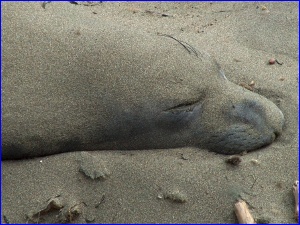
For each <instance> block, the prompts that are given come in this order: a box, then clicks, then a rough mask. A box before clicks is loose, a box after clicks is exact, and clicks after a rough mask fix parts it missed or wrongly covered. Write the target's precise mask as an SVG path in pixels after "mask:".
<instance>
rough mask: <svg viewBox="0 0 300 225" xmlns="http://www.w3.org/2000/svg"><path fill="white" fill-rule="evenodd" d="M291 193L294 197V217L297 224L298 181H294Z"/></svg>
mask: <svg viewBox="0 0 300 225" xmlns="http://www.w3.org/2000/svg"><path fill="white" fill-rule="evenodd" d="M293 192H294V196H295V217H296V220H297V222H298V220H299V201H298V200H299V181H298V180H296V181H295V182H294V185H293Z"/></svg>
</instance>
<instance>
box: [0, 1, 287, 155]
mask: <svg viewBox="0 0 300 225" xmlns="http://www.w3.org/2000/svg"><path fill="white" fill-rule="evenodd" d="M53 5H54V4H53ZM75 8H76V9H75ZM75 10H77V11H75ZM2 13H3V20H2V23H3V24H2V25H3V27H2V35H3V42H2V46H3V51H2V57H3V64H2V107H3V108H2V110H3V111H2V159H20V158H28V157H37V156H44V155H50V154H55V153H62V152H68V151H80V150H101V149H156V148H176V147H184V146H194V147H201V148H206V149H209V150H212V151H215V152H218V153H223V154H235V153H240V152H243V151H246V150H254V149H257V148H260V147H262V146H265V145H268V144H270V143H272V142H273V141H274V139H275V137H276V135H278V134H280V133H281V131H282V126H283V123H284V118H283V115H282V113H281V111H280V110H279V109H278V108H277V106H276V105H275V104H273V103H272V102H271V101H269V100H267V99H266V98H264V97H262V96H260V95H257V94H255V93H252V92H250V91H248V90H246V89H244V88H242V87H240V86H237V85H235V84H233V83H231V82H230V81H228V80H227V79H226V77H225V76H224V75H223V73H222V72H221V71H220V68H219V66H218V64H217V63H216V62H215V61H214V60H213V59H212V58H210V57H209V56H208V55H207V54H204V53H201V52H199V51H198V50H196V48H197V49H200V47H199V46H194V47H195V48H193V47H191V46H190V45H189V44H187V43H185V42H179V41H177V40H174V39H173V38H171V37H166V36H159V35H156V34H149V33H142V32H138V31H137V30H134V29H131V28H130V27H127V28H124V27H120V26H118V25H115V26H112V25H113V22H112V21H105V19H104V18H99V17H93V16H92V15H89V14H85V13H84V12H82V11H80V8H78V7H73V8H72V10H71V9H69V8H68V7H67V6H66V10H65V12H64V13H61V12H59V11H58V12H57V11H55V6H53V7H49V8H47V10H45V9H43V8H42V7H41V5H40V4H39V3H30V4H29V3H25V4H24V3H3V9H2ZM69 14H76V16H77V18H78V20H76V21H74V20H71V19H69V18H72V17H71V16H68V15H69ZM94 23H96V24H97V26H95V25H93V26H90V25H91V24H94Z"/></svg>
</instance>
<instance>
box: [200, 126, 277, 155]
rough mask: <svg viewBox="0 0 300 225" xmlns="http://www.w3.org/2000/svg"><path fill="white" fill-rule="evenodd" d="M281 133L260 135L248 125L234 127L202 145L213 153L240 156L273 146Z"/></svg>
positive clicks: (214, 134)
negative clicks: (240, 154) (243, 153)
mask: <svg viewBox="0 0 300 225" xmlns="http://www.w3.org/2000/svg"><path fill="white" fill-rule="evenodd" d="M278 135H279V133H278V132H277V131H276V132H274V131H272V130H266V131H265V132H264V133H259V132H257V130H255V129H253V127H250V126H248V125H233V126H230V127H229V128H228V129H227V131H226V132H224V131H222V132H216V133H213V134H211V135H210V137H209V138H208V139H207V140H205V142H203V143H202V144H201V147H205V148H207V149H209V150H211V151H214V152H217V153H221V154H227V155H231V154H239V153H242V152H245V151H252V150H255V149H259V148H261V147H264V146H267V145H269V144H271V143H272V142H273V141H274V140H275V139H276V137H277V136H278Z"/></svg>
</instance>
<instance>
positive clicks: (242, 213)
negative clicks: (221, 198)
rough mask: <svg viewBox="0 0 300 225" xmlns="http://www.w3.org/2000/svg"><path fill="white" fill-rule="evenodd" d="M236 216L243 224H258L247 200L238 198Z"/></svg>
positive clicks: (235, 206)
mask: <svg viewBox="0 0 300 225" xmlns="http://www.w3.org/2000/svg"><path fill="white" fill-rule="evenodd" d="M234 211H235V214H236V217H237V219H238V221H239V223H241V224H256V223H255V221H254V219H253V217H252V215H251V214H250V211H249V209H248V206H247V204H246V202H245V201H243V200H238V202H236V203H235V204H234Z"/></svg>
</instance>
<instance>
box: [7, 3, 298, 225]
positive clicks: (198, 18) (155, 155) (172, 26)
mask: <svg viewBox="0 0 300 225" xmlns="http://www.w3.org/2000/svg"><path fill="white" fill-rule="evenodd" d="M3 4H16V3H2V5H3ZM34 4H36V5H39V7H38V9H39V10H41V11H45V12H46V11H48V12H49V11H50V12H51V10H52V11H55V13H60V14H61V16H62V17H63V16H64V14H66V15H68V17H69V18H66V20H73V19H74V20H76V13H70V11H72V10H73V11H75V12H76V11H77V10H79V11H81V12H82V11H83V12H84V13H86V15H87V16H89V17H90V16H91V15H92V16H94V17H99V18H105V21H111V24H112V28H113V27H114V24H118V26H124V27H130V29H137V30H139V32H145V33H153V34H156V33H165V34H170V35H173V36H176V37H177V38H178V39H180V40H184V41H186V42H188V43H196V44H197V46H202V48H203V49H202V50H204V51H206V52H208V53H209V54H211V55H212V56H213V57H215V58H216V59H217V61H218V62H219V63H220V65H221V66H222V69H223V71H224V72H225V74H226V76H227V78H228V79H229V80H231V81H232V82H234V83H236V84H241V83H242V84H244V85H246V86H247V85H248V86H249V84H254V90H253V91H254V92H257V93H259V94H261V95H263V96H265V97H267V98H268V99H270V100H271V101H273V102H274V103H275V104H276V105H277V106H278V107H279V108H280V109H281V110H282V112H283V114H284V116H285V120H286V122H285V126H284V130H283V133H282V135H281V136H280V137H279V138H277V139H276V141H275V142H274V143H273V144H271V145H269V146H267V147H265V148H263V149H260V150H257V151H254V152H250V153H248V154H246V155H243V156H241V159H242V161H241V162H240V164H239V165H238V166H232V165H229V164H227V163H226V159H227V158H228V156H225V155H220V154H216V153H213V152H209V151H207V150H205V149H197V148H179V149H159V150H157V149H154V150H134V151H123V150H122V151H119V150H105V151H93V152H89V153H86V152H71V153H64V154H57V155H52V156H46V157H40V158H34V159H29V160H16V161H3V162H2V222H3V223H25V222H35V223H37V222H38V223H59V222H72V223H236V222H237V220H236V217H235V214H234V211H233V209H234V208H233V205H234V203H235V202H236V200H237V199H243V200H245V201H246V202H247V203H248V206H249V208H250V210H251V213H252V214H253V216H254V218H255V219H256V220H257V221H258V222H267V223H296V220H295V218H294V204H295V203H294V197H293V192H292V185H293V183H294V181H295V180H297V179H298V3H257V2H256V3H106V2H103V3H80V2H79V4H70V3H63V4H62V3H60V4H58V3H47V4H42V3H34ZM66 11H68V12H69V13H66ZM2 13H3V12H2ZM70 17H71V18H70ZM72 17H74V18H72ZM85 26H86V24H85ZM90 26H97V24H91V25H90ZM74 32H75V35H76V32H77V33H78V32H79V33H80V32H81V33H82V32H84V26H80V22H79V23H78V31H74ZM154 48H155V47H154ZM16 54H19V53H16ZM128 57H130V56H128ZM271 58H275V59H276V60H277V62H276V63H275V64H273V65H270V64H269V60H270V59H271ZM33 70H34V68H33ZM251 82H252V83H251ZM250 86H251V85H250ZM252 87H253V85H252ZM97 177H98V178H97ZM52 198H53V199H54V200H53V201H52V203H51V204H52V205H51V204H50V205H51V207H52V209H51V210H49V211H48V209H49V208H47V207H49V204H48V205H47V202H49V199H50V200H51V199H52ZM50 202H51V201H50ZM53 202H54V203H53ZM51 207H50V208H51ZM59 208H62V209H59ZM76 213H77V214H78V215H76Z"/></svg>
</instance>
